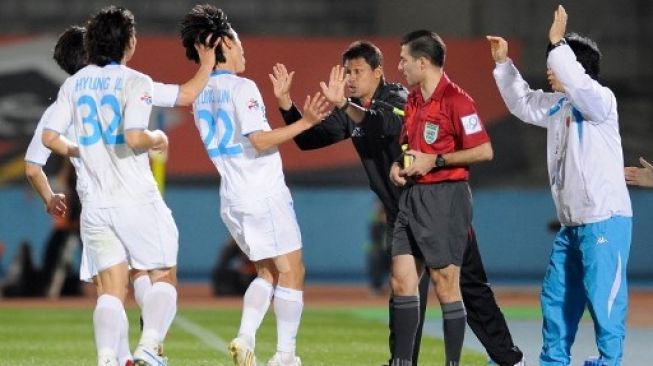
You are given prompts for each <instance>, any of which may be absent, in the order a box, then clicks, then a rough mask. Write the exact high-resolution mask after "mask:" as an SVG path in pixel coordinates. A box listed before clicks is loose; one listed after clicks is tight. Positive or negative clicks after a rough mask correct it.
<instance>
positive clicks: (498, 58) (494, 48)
mask: <svg viewBox="0 0 653 366" xmlns="http://www.w3.org/2000/svg"><path fill="white" fill-rule="evenodd" d="M485 38H487V40H488V41H489V42H490V51H491V52H492V58H493V59H494V62H496V63H498V64H502V63H504V62H506V60H507V59H508V42H507V41H506V40H505V39H503V38H501V37H497V36H485Z"/></svg>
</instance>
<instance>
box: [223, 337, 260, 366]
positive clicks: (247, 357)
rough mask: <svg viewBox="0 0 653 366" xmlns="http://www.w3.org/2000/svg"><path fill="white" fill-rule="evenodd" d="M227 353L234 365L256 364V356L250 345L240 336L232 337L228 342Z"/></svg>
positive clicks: (253, 365) (246, 365) (254, 365)
mask: <svg viewBox="0 0 653 366" xmlns="http://www.w3.org/2000/svg"><path fill="white" fill-rule="evenodd" d="M229 354H231V357H232V358H233V359H234V365H236V366H256V356H255V355H254V350H253V349H252V347H250V346H249V345H247V343H245V341H243V340H242V339H240V338H234V339H233V340H232V341H231V343H229Z"/></svg>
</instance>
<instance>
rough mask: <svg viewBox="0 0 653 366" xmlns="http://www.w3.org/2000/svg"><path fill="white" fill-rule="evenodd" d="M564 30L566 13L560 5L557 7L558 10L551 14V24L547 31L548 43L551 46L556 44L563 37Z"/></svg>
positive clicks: (565, 28) (565, 27)
mask: <svg viewBox="0 0 653 366" xmlns="http://www.w3.org/2000/svg"><path fill="white" fill-rule="evenodd" d="M566 30H567V12H566V11H565V8H563V7H562V5H558V8H557V9H556V10H555V12H553V23H551V29H549V42H551V44H555V43H558V42H559V41H560V40H561V39H563V38H564V37H565V32H566Z"/></svg>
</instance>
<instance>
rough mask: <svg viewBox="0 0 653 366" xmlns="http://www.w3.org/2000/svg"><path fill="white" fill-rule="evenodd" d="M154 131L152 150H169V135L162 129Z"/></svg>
mask: <svg viewBox="0 0 653 366" xmlns="http://www.w3.org/2000/svg"><path fill="white" fill-rule="evenodd" d="M152 133H153V134H154V139H155V140H154V144H153V145H152V147H151V148H150V150H152V151H154V152H159V153H166V152H167V151H168V136H167V135H166V134H165V132H163V131H161V130H154V131H152Z"/></svg>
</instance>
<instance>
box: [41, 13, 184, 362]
mask: <svg viewBox="0 0 653 366" xmlns="http://www.w3.org/2000/svg"><path fill="white" fill-rule="evenodd" d="M85 44H86V49H87V52H88V59H89V66H86V67H84V68H83V69H81V70H80V71H78V72H77V73H76V74H75V75H73V76H72V77H70V78H68V79H67V80H66V81H65V82H64V84H63V86H62V87H61V89H60V91H59V95H58V97H57V102H56V103H55V106H54V107H53V108H54V110H53V112H52V115H51V117H50V118H49V119H48V121H47V122H46V125H45V127H44V131H43V138H42V141H43V143H44V145H45V146H47V147H49V148H50V149H52V150H53V151H55V152H57V153H59V154H62V155H66V156H70V155H74V154H75V152H76V151H77V150H78V153H79V157H80V162H81V166H80V169H79V170H78V174H79V175H80V177H82V178H81V179H80V180H81V181H82V182H84V184H85V187H84V189H83V190H82V192H81V193H82V194H81V195H80V200H81V202H82V216H81V236H82V241H83V242H84V245H85V246H86V249H87V254H88V256H89V258H90V260H91V265H92V266H94V267H95V268H96V269H97V270H98V276H99V278H100V282H101V283H102V287H103V291H104V293H103V294H102V295H101V296H99V298H98V300H97V304H96V308H95V311H94V314H93V323H94V328H95V340H96V346H97V351H98V365H118V361H117V348H118V343H119V340H120V336H121V333H122V332H126V329H127V327H128V324H127V321H126V317H125V315H124V305H123V303H124V299H125V295H126V289H127V284H128V282H129V280H128V265H131V267H132V268H135V269H138V270H146V271H148V274H149V276H150V279H151V281H152V283H153V284H152V287H151V289H150V290H148V291H147V292H146V293H145V295H144V298H143V308H142V314H143V323H144V324H143V333H142V336H141V339H140V341H139V344H138V347H137V349H136V351H135V353H134V358H135V363H136V364H137V365H161V364H162V363H164V360H163V359H162V357H160V356H159V355H158V354H157V351H158V347H159V344H160V342H161V341H162V339H163V337H164V336H165V334H166V333H167V330H168V328H169V326H170V323H171V321H172V319H173V318H174V314H175V312H176V301H177V291H176V287H175V286H176V264H177V250H178V243H177V241H178V233H177V228H176V225H175V223H174V220H173V218H172V215H171V213H170V210H169V209H168V208H167V206H166V205H165V203H164V202H163V199H162V198H161V195H160V194H159V192H158V190H157V187H156V183H155V181H154V178H153V176H152V172H151V170H150V166H149V158H148V155H147V151H148V150H150V149H152V150H156V151H165V150H166V149H167V146H168V139H167V136H166V135H165V134H164V133H163V132H162V131H160V130H156V131H150V130H148V129H147V125H148V122H149V115H150V111H151V107H152V96H153V85H152V80H151V79H150V78H149V77H148V76H147V75H144V74H141V73H139V72H137V71H134V70H132V69H130V68H128V67H127V66H126V65H125V64H126V63H127V62H128V61H129V60H130V59H131V57H132V56H133V54H134V51H135V48H136V37H135V29H134V17H133V15H132V14H131V12H130V11H129V10H127V9H125V8H122V7H115V6H110V7H108V8H105V9H103V10H101V11H100V12H99V13H98V14H96V15H95V16H94V17H92V18H91V19H90V20H89V22H88V25H87V33H86V36H85ZM71 123H72V125H73V126H74V131H75V136H76V137H77V139H78V140H77V142H78V143H79V148H78V149H77V146H76V145H75V144H74V143H72V142H71V141H69V140H68V139H66V138H65V137H63V136H62V135H61V133H62V132H64V131H66V129H67V128H68V127H69V125H70V124H71Z"/></svg>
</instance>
